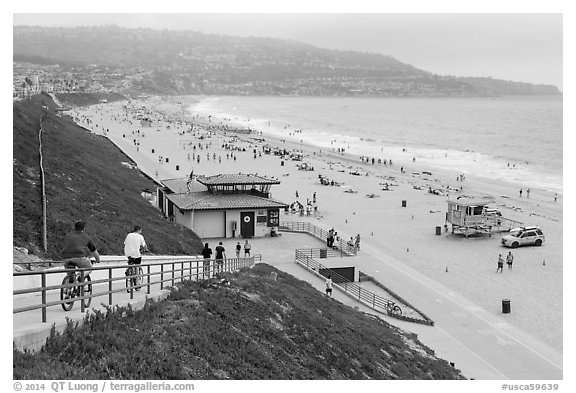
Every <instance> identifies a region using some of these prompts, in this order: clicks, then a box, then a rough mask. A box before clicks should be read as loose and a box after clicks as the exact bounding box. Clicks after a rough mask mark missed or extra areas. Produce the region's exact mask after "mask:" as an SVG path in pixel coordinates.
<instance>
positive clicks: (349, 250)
mask: <svg viewBox="0 0 576 393" xmlns="http://www.w3.org/2000/svg"><path fill="white" fill-rule="evenodd" d="M278 228H279V230H280V231H284V232H303V233H308V234H310V235H312V236H314V237H315V238H317V239H319V240H321V241H323V242H325V241H326V239H327V238H328V231H327V230H325V229H323V228H320V227H317V226H316V225H314V224H312V223H309V222H302V221H282V222H280V225H279V227H278ZM332 249H335V250H340V256H344V255H347V256H353V255H356V254H357V253H358V250H357V249H356V246H355V245H354V246H350V245H349V244H348V243H347V242H345V241H343V240H342V238H339V239H338V240H336V241H335V243H334V246H333V248H332Z"/></svg>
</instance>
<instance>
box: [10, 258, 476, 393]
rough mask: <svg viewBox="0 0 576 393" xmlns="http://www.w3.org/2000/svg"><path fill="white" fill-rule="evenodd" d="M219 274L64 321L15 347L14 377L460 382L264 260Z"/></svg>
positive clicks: (429, 354) (406, 336)
mask: <svg viewBox="0 0 576 393" xmlns="http://www.w3.org/2000/svg"><path fill="white" fill-rule="evenodd" d="M272 272H274V273H276V274H277V279H276V280H273V279H272V278H271V273H272ZM222 277H226V279H228V280H229V283H228V282H227V281H224V282H221V281H219V280H216V279H211V280H208V281H201V282H185V283H184V284H178V285H177V290H174V291H173V292H172V294H171V295H170V297H169V298H168V300H166V301H161V302H149V303H148V304H147V305H146V306H145V308H144V309H142V310H140V311H136V312H134V311H132V310H130V309H125V308H120V309H117V310H115V311H112V310H110V311H109V312H108V313H107V314H98V315H95V316H93V317H92V318H90V319H89V320H88V321H87V322H86V323H85V324H84V325H83V326H81V327H78V328H76V329H74V328H73V326H72V325H70V326H69V329H67V331H66V332H64V334H62V335H56V336H54V337H51V338H49V339H48V340H47V343H46V346H45V349H44V350H43V351H42V352H41V353H39V354H30V353H22V352H20V351H17V350H14V351H13V359H14V360H13V363H14V368H13V378H14V379H92V380H108V379H112V380H150V379H152V380H158V379H161V380H191V381H194V380H206V379H209V380H226V379H228V380H319V379H322V380H360V379H362V380H365V379H373V380H388V379H390V380H393V379H394V380H398V379H402V380H408V379H410V380H414V379H420V380H440V379H444V380H446V379H465V377H464V376H463V375H462V374H461V373H460V371H458V370H457V369H455V368H454V367H452V366H450V365H449V364H448V362H447V361H445V360H441V359H438V358H436V357H435V355H434V352H433V351H432V350H431V349H430V348H427V347H425V346H424V345H423V344H422V343H420V342H419V341H418V339H417V336H416V335H413V334H410V333H406V332H403V331H401V330H400V329H398V328H395V327H393V326H391V325H389V324H388V323H386V322H383V321H381V320H378V319H375V318H374V317H371V316H368V315H366V314H363V313H361V312H358V311H356V310H354V309H352V308H351V307H348V306H345V305H343V304H342V303H340V302H338V301H335V300H333V299H329V298H327V297H326V296H324V295H323V294H322V293H320V292H318V291H317V290H316V289H315V288H313V287H312V286H311V285H310V284H308V283H306V282H304V281H300V280H298V279H296V278H294V277H292V276H290V275H288V274H286V273H283V272H281V271H278V270H277V269H275V268H273V267H271V266H269V265H265V264H257V265H256V266H255V267H254V268H253V269H248V268H246V269H243V270H242V271H241V272H238V273H234V274H229V273H227V274H225V275H223V276H222ZM87 349H88V350H87ZM371 386H372V385H371Z"/></svg>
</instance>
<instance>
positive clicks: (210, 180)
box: [196, 173, 280, 186]
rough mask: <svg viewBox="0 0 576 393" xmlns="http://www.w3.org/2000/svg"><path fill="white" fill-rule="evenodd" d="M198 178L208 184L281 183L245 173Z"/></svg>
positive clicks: (202, 182)
mask: <svg viewBox="0 0 576 393" xmlns="http://www.w3.org/2000/svg"><path fill="white" fill-rule="evenodd" d="M196 180H197V181H198V182H199V183H201V184H204V185H206V186H229V185H235V184H280V181H279V180H275V179H269V178H267V177H262V176H258V175H253V174H244V173H238V174H220V175H214V176H198V177H197V178H196Z"/></svg>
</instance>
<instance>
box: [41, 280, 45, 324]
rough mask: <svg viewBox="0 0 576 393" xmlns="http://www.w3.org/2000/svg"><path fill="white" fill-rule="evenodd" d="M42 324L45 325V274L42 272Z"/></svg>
mask: <svg viewBox="0 0 576 393" xmlns="http://www.w3.org/2000/svg"><path fill="white" fill-rule="evenodd" d="M41 279H42V322H43V323H46V273H45V272H42V276H41Z"/></svg>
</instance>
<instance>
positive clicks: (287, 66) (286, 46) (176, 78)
mask: <svg viewBox="0 0 576 393" xmlns="http://www.w3.org/2000/svg"><path fill="white" fill-rule="evenodd" d="M13 31H14V36H13V38H14V41H13V43H14V45H13V48H14V52H13V56H14V61H15V62H28V63H35V64H58V65H60V69H59V71H60V72H62V73H63V75H61V78H75V79H78V78H82V77H84V78H92V77H93V75H94V73H98V74H101V75H108V77H110V78H113V79H114V80H115V81H116V82H117V78H119V77H122V78H124V79H123V81H124V82H126V83H122V84H120V85H121V86H122V87H121V88H122V89H125V91H130V92H134V93H137V92H141V93H150V94H254V95H255V94H259V95H269V94H276V95H279V94H287V95H320V96H325V95H328V96H334V95H347V96H348V95H358V96H366V95H371V96H477V95H511V94H560V92H559V91H558V89H557V88H556V87H554V86H544V85H530V86H531V87H530V89H526V88H523V89H521V88H517V85H516V84H517V83H516V82H505V83H499V82H498V81H496V80H492V79H490V78H483V81H482V83H472V82H473V81H470V80H469V79H467V78H455V77H449V76H440V75H434V74H432V73H430V72H426V71H423V70H419V69H417V68H415V67H413V66H411V65H408V64H404V63H402V62H400V61H398V60H396V59H394V58H393V57H391V56H385V55H381V54H373V53H361V52H354V51H338V50H328V49H322V48H317V47H314V46H312V45H309V44H304V43H300V42H295V41H289V40H279V39H271V38H255V37H249V38H241V37H232V36H222V35H208V34H202V33H198V32H193V31H167V30H162V31H158V30H151V29H126V28H120V27H115V26H103V27H77V28H55V27H30V26H15V27H14V30H13ZM66 72H70V74H68V75H64V74H65V73H66ZM112 75H113V77H112ZM103 79H105V78H97V80H96V81H97V82H98V83H100V84H102V83H106V81H105V80H103ZM476 82H478V81H476ZM500 82H502V81H500ZM520 85H526V84H520ZM116 86H118V84H116Z"/></svg>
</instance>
